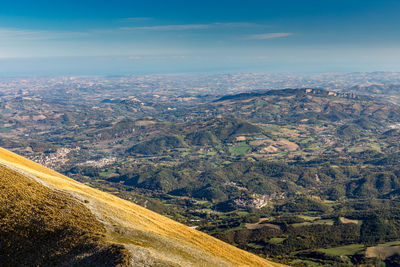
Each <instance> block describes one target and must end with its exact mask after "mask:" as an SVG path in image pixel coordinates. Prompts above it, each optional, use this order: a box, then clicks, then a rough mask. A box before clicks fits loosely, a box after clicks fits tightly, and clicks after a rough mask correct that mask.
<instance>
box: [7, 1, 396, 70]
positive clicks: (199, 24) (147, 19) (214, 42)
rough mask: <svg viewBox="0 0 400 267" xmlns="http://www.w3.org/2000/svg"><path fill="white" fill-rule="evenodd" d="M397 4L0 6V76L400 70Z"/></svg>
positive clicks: (88, 3) (77, 3) (22, 3)
mask: <svg viewBox="0 0 400 267" xmlns="http://www.w3.org/2000/svg"><path fill="white" fill-rule="evenodd" d="M399 14H400V1H398V0H381V1H379V0H374V1H371V0H362V1H361V0H360V1H359V0H347V1H342V0H336V1H331V0H319V1H315V0H313V1H307V0H303V1H300V0H299V1H294V0H281V1H277V0H276V1H269V0H264V1H251V0H248V1H225V0H224V1H217V0H214V1H208V0H203V1H154V0H148V1H143V0H141V1H135V0H131V1H122V0H114V1H101V0H100V1H84V0H81V1H75V0H70V1H61V0H58V1H54V0H53V1H44V0H35V1H33V0H32V1H26V0H25V1H24V0H12V1H11V0H0V74H2V75H62V74H67V75H68V74H71V75H86V74H135V73H192V72H199V73H207V72H300V73H301V72H303V73H310V72H331V71H342V72H351V71H375V70H388V71H400V16H399Z"/></svg>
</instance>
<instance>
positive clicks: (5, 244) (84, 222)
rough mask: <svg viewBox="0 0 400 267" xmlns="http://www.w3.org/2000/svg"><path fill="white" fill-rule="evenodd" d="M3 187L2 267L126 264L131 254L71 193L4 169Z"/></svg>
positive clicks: (0, 190) (0, 178)
mask: <svg viewBox="0 0 400 267" xmlns="http://www.w3.org/2000/svg"><path fill="white" fill-rule="evenodd" d="M0 184H1V186H0V262H1V263H2V264H1V265H4V264H5V265H7V266H45V265H47V266H87V265H92V266H94V265H96V266H128V264H129V258H130V257H129V253H128V251H127V250H126V249H124V248H123V246H118V245H113V244H110V243H108V242H106V241H105V237H104V235H103V234H104V233H105V232H106V229H105V227H104V225H102V224H101V223H100V221H98V220H97V219H96V217H95V216H94V214H92V213H91V212H90V210H89V209H88V208H87V207H85V206H84V205H83V204H81V203H79V202H78V201H77V200H76V199H74V198H72V197H71V196H70V195H68V194H65V193H63V192H60V191H56V190H51V189H50V188H48V187H46V186H44V185H42V184H40V183H38V182H37V181H34V180H32V179H30V178H29V177H26V176H24V175H22V174H20V173H18V172H16V171H14V170H11V169H9V168H6V167H4V166H1V165H0Z"/></svg>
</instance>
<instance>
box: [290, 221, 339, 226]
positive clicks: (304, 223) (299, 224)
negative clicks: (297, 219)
mask: <svg viewBox="0 0 400 267" xmlns="http://www.w3.org/2000/svg"><path fill="white" fill-rule="evenodd" d="M333 223H334V222H333V220H317V221H312V222H302V223H294V224H292V226H293V227H300V226H305V225H313V224H326V225H333Z"/></svg>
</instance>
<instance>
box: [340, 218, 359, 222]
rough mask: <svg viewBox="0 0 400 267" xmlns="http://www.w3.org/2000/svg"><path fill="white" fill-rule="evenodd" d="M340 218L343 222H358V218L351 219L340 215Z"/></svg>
mask: <svg viewBox="0 0 400 267" xmlns="http://www.w3.org/2000/svg"><path fill="white" fill-rule="evenodd" d="M339 219H340V222H342V223H354V224H358V220H350V219H347V218H345V217H340V218H339Z"/></svg>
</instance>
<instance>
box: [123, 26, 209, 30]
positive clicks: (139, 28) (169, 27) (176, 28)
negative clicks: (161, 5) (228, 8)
mask: <svg viewBox="0 0 400 267" xmlns="http://www.w3.org/2000/svg"><path fill="white" fill-rule="evenodd" d="M210 25H211V24H178V25H156V26H141V27H122V28H121V30H131V31H133V30H151V31H181V30H197V29H207V28H210Z"/></svg>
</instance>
